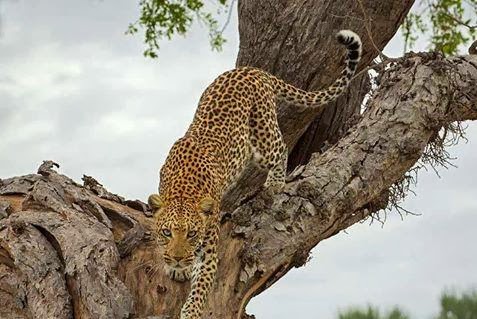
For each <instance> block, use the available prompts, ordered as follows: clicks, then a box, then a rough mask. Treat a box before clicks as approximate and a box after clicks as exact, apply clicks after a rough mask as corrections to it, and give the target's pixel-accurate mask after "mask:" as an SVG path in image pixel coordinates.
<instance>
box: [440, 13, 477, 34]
mask: <svg viewBox="0 0 477 319" xmlns="http://www.w3.org/2000/svg"><path fill="white" fill-rule="evenodd" d="M443 14H444V15H446V16H447V17H448V18H450V19H452V20H454V21H455V22H457V23H458V24H460V25H462V26H464V27H467V28H469V29H470V30H474V29H477V25H470V24H468V23H467V22H464V21H462V20H460V19H457V18H456V17H455V16H453V15H452V14H448V13H444V12H443Z"/></svg>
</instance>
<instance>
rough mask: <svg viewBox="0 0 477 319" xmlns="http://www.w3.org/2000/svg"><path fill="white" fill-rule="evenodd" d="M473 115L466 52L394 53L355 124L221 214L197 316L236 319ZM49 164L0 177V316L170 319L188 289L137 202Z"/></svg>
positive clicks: (475, 84) (474, 60)
mask: <svg viewBox="0 0 477 319" xmlns="http://www.w3.org/2000/svg"><path fill="white" fill-rule="evenodd" d="M475 119H477V57H476V56H464V57H455V58H449V59H445V58H443V57H441V56H439V55H436V54H413V55H409V56H407V57H405V58H404V59H403V60H402V61H401V62H399V63H398V64H397V65H395V66H394V67H393V68H392V69H391V70H389V71H387V72H386V74H385V75H383V77H382V79H381V85H380V87H379V89H378V90H377V91H376V92H375V94H374V96H373V98H372V99H371V101H370V102H369V104H368V105H367V109H366V111H365V113H364V114H363V116H362V118H361V120H360V122H359V123H358V124H357V125H356V126H354V127H353V128H351V129H350V131H349V132H348V133H347V134H346V136H345V137H344V138H342V139H341V140H340V141H339V142H338V143H337V144H336V145H334V146H333V147H331V148H330V149H328V150H327V151H326V152H324V153H323V154H316V155H313V156H312V158H311V160H310V161H309V162H308V163H307V164H306V165H305V166H302V167H300V168H299V169H297V170H295V171H294V172H293V173H292V174H291V175H290V176H289V180H288V182H287V184H286V188H285V191H284V192H283V193H281V194H278V195H276V196H274V197H269V196H267V195H264V194H259V195H258V196H255V197H254V198H252V199H250V200H248V201H247V202H246V203H244V204H242V205H241V206H240V207H238V208H237V209H236V210H235V211H234V212H233V213H231V214H230V215H224V218H223V225H222V229H221V245H220V265H219V272H218V279H217V281H216V284H215V286H214V289H213V291H212V293H211V296H210V302H209V307H208V311H207V314H206V315H205V316H204V317H205V318H242V316H243V310H244V307H245V305H246V303H247V302H248V300H249V299H250V298H251V297H253V296H254V295H256V294H258V293H259V292H261V291H263V290H264V289H266V288H267V287H269V286H270V285H271V284H272V283H273V282H275V281H276V280H278V279H279V278H280V277H282V276H283V275H284V274H285V273H286V272H287V271H288V270H289V269H290V268H292V267H298V266H301V265H303V264H304V263H305V262H306V260H307V256H308V253H309V250H310V249H311V248H312V247H314V246H315V245H316V244H317V243H318V242H320V241H321V240H323V239H326V238H328V237H330V236H332V235H334V234H336V233H337V232H339V231H340V230H342V229H345V228H346V227H348V226H349V225H351V224H353V223H355V222H357V221H359V220H361V219H363V218H365V217H366V216H368V215H369V214H370V213H371V212H372V211H373V210H374V209H377V208H379V207H371V205H376V199H377V198H379V197H380V194H381V193H382V192H383V191H386V190H387V189H388V188H389V187H390V186H391V185H392V184H393V183H396V182H398V181H399V180H400V179H401V178H402V176H403V174H404V173H405V172H406V171H408V170H409V169H410V168H411V167H412V165H414V164H415V163H416V161H417V160H418V159H419V158H420V156H421V155H422V153H423V152H424V150H425V148H426V146H427V145H428V144H429V143H430V142H432V139H433V138H434V137H435V134H436V132H437V131H438V130H440V129H441V128H442V127H445V126H448V125H449V124H450V123H452V122H454V121H464V120H475ZM53 167H54V165H53V163H52V162H45V163H44V164H43V165H42V166H41V167H40V169H39V172H38V174H32V175H28V176H22V177H16V178H12V179H6V180H3V181H1V182H0V215H1V216H3V219H2V220H0V295H1V296H2V300H4V301H5V305H4V307H2V308H1V309H0V315H1V316H2V318H72V317H73V315H74V317H75V318H145V317H147V316H152V315H158V316H159V315H162V317H156V318H166V317H165V316H164V315H168V316H171V317H172V318H174V317H175V316H176V315H177V313H178V310H179V308H180V305H181V304H182V302H183V300H184V298H185V296H186V293H187V288H188V287H187V286H188V284H187V283H185V284H177V283H174V282H171V281H170V280H169V279H167V278H166V277H165V275H164V273H163V271H162V265H163V264H162V260H161V258H160V251H159V249H158V247H157V246H156V244H155V242H154V241H153V240H151V238H153V236H151V234H150V233H149V229H150V223H151V218H150V217H149V216H148V215H150V214H148V211H147V206H146V205H144V204H143V203H141V202H138V201H127V200H124V199H123V198H121V197H119V196H116V195H113V194H110V193H109V192H107V191H106V190H104V188H102V187H101V185H100V184H98V183H97V182H96V181H94V179H92V178H90V177H85V178H84V181H85V183H84V186H81V185H79V184H77V183H75V182H73V181H72V180H71V179H69V178H68V177H66V176H64V175H61V174H58V173H57V172H56V171H55V170H54V169H53ZM385 204H386V203H385V201H384V206H385ZM381 207H382V206H381Z"/></svg>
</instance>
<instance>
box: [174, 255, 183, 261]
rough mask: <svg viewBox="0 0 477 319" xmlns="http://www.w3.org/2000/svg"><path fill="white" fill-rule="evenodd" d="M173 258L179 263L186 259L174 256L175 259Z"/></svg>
mask: <svg viewBox="0 0 477 319" xmlns="http://www.w3.org/2000/svg"><path fill="white" fill-rule="evenodd" d="M172 258H173V259H174V260H175V261H177V262H179V261H181V260H182V259H184V257H182V256H174V257H172Z"/></svg>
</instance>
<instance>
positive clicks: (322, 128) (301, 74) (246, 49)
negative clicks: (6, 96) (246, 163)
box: [223, 0, 414, 210]
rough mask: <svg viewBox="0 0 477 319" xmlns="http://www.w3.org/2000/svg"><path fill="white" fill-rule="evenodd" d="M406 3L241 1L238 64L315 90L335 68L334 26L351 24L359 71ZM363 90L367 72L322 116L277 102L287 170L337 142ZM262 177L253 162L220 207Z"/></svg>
mask: <svg viewBox="0 0 477 319" xmlns="http://www.w3.org/2000/svg"><path fill="white" fill-rule="evenodd" d="M413 3H414V0H400V1H375V0H362V4H363V7H364V12H363V10H361V7H360V5H359V1H356V0H353V1H334V0H326V1H307V0H299V1H288V0H278V1H254V0H241V1H239V31H240V50H239V54H238V58H237V65H252V66H256V67H260V68H262V69H264V70H267V71H269V72H271V73H273V74H275V75H277V76H279V77H280V78H283V79H284V80H286V81H287V82H289V83H292V84H293V85H296V86H297V87H300V88H302V89H306V90H317V89H319V88H321V87H325V86H327V85H330V84H331V83H332V82H333V81H334V80H335V79H336V77H337V74H338V73H339V72H340V70H341V69H342V64H343V48H342V47H340V46H339V45H338V44H337V43H336V40H335V37H334V35H335V33H336V32H337V31H339V30H341V29H351V30H354V31H355V32H357V33H358V34H359V35H361V39H362V41H363V57H362V60H361V62H360V64H359V66H358V71H359V70H361V69H362V68H364V67H366V66H367V65H369V63H370V62H371V61H372V60H373V59H374V58H375V57H376V56H377V55H378V51H377V50H376V48H378V49H379V50H382V49H383V48H384V46H385V45H386V44H387V43H388V42H389V40H390V39H391V38H392V37H393V36H394V34H395V33H396V31H397V30H398V28H399V26H400V24H401V23H402V21H403V19H404V17H405V16H406V14H407V13H408V12H409V10H410V8H411V6H412V5H413ZM366 24H367V25H368V29H369V30H370V33H369V34H368V31H367V30H366ZM371 38H372V41H371ZM323 48H326V50H324V49H323ZM368 91H369V81H368V78H367V74H363V75H361V76H359V77H358V78H356V79H355V80H354V81H353V82H352V84H351V87H350V89H349V90H348V91H347V93H346V94H343V95H342V96H341V97H340V98H338V99H337V100H336V101H335V102H333V103H330V104H329V105H328V106H327V107H326V108H325V109H324V110H323V112H322V114H318V113H316V111H314V110H310V109H301V108H297V107H296V106H295V105H286V104H281V105H279V107H278V118H279V123H280V128H281V129H282V132H284V138H285V141H286V143H287V145H288V148H289V151H290V156H289V170H290V171H291V170H293V169H294V168H295V167H296V166H298V165H302V164H305V163H306V162H308V160H309V158H310V157H311V154H313V153H315V152H320V151H323V150H324V149H326V148H327V147H329V145H330V144H334V143H335V142H336V141H338V139H339V138H340V137H341V136H342V135H343V134H344V133H345V132H346V131H347V129H348V128H349V126H350V125H352V124H353V123H354V122H355V120H356V118H357V117H359V112H360V108H361V104H362V101H363V98H364V96H365V94H366V93H367V92H368ZM300 137H301V138H300ZM263 178H264V174H263V172H258V171H257V170H256V169H255V168H249V169H248V170H246V171H245V172H244V174H243V176H242V178H241V180H240V181H239V182H238V183H237V186H236V187H234V188H233V189H231V190H230V191H229V193H228V195H227V196H226V199H225V200H224V203H223V207H224V209H225V210H233V209H234V208H235V207H236V205H237V203H238V202H240V199H241V198H243V197H244V196H245V197H246V196H247V194H253V193H254V192H255V191H256V190H257V185H261V182H262V180H263Z"/></svg>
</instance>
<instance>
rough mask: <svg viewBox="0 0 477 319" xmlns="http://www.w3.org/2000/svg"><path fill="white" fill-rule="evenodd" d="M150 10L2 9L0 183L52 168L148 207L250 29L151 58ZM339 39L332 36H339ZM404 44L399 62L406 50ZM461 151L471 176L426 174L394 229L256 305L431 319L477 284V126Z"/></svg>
mask: <svg viewBox="0 0 477 319" xmlns="http://www.w3.org/2000/svg"><path fill="white" fill-rule="evenodd" d="M137 2H138V1H126V0H121V1H119V0H114V1H113V0H102V1H99V0H97V1H93V0H82V1H64V0H63V1H61V0H49V1H46V0H35V1H26V0H17V1H13V0H0V16H1V19H2V20H1V26H0V178H7V177H11V176H14V175H21V174H27V173H32V172H35V171H36V168H37V167H38V165H39V164H40V163H41V161H42V160H44V159H52V160H54V161H56V162H58V163H60V165H61V172H63V173H65V174H67V175H69V176H71V177H73V178H74V179H75V180H77V181H80V178H81V176H82V175H83V174H88V175H92V176H94V177H96V178H97V179H98V180H99V181H101V182H102V183H103V184H104V185H105V186H106V187H107V188H108V189H109V190H111V191H113V192H116V193H119V194H121V195H124V196H126V197H128V198H139V199H142V200H145V199H146V198H147V196H148V194H150V193H151V192H154V191H156V188H157V183H158V179H157V172H158V169H159V167H160V166H161V165H162V163H163V161H164V158H165V156H166V155H167V152H168V150H169V148H170V146H171V145H172V143H173V142H174V141H175V140H176V139H177V138H178V137H180V136H181V135H182V134H183V133H184V131H185V130H186V128H187V126H188V125H189V123H190V120H191V119H192V116H193V114H194V110H195V107H196V105H197V101H198V99H199V96H200V94H201V93H202V91H203V90H204V88H205V87H206V86H207V85H208V84H209V83H210V82H211V81H212V80H213V79H214V78H215V77H216V76H217V75H219V74H220V73H222V72H223V71H225V70H227V69H231V68H233V66H234V63H235V58H236V54H237V49H238V35H237V18H236V12H234V13H235V14H234V15H233V19H232V21H231V24H230V25H229V27H228V29H227V31H226V37H227V39H228V42H227V44H226V46H225V49H224V51H223V52H221V53H215V52H211V50H210V47H209V45H208V39H207V35H206V33H205V31H204V30H203V29H201V28H200V27H195V28H194V29H193V31H192V33H191V34H189V35H188V36H187V38H185V39H183V38H177V39H175V40H173V41H171V42H163V43H162V48H161V51H160V56H159V59H158V60H150V59H145V58H144V57H142V54H141V53H142V50H143V48H144V47H143V44H142V39H141V37H140V36H135V37H131V36H125V35H124V31H125V30H126V28H127V25H128V23H130V22H132V21H134V20H135V19H136V18H137V15H138V5H137ZM330 36H332V35H330ZM401 49H402V43H401V41H400V39H399V37H397V38H396V39H394V40H393V42H392V43H391V44H390V45H389V46H388V48H387V51H386V52H387V53H388V54H390V55H392V56H396V55H399V54H400V53H401ZM467 132H468V134H467V136H468V139H469V142H468V143H461V144H459V145H458V146H457V147H453V148H452V149H451V150H450V151H451V154H452V155H453V156H455V157H457V160H455V161H454V164H455V165H457V166H458V168H451V169H450V170H447V171H445V170H441V171H440V174H441V177H442V178H440V179H439V178H438V177H437V176H436V175H435V174H434V173H433V172H432V170H430V171H429V172H421V174H420V176H419V185H418V187H417V188H416V189H415V191H416V193H417V195H416V196H413V195H411V196H410V197H409V198H408V199H407V200H406V202H405V203H404V207H406V208H407V209H410V210H412V211H414V212H416V213H420V214H422V215H421V216H419V217H415V216H409V217H405V218H404V220H403V221H401V219H400V218H399V217H398V216H397V215H396V214H394V215H393V214H391V215H390V216H388V220H387V222H386V223H385V225H384V226H383V227H381V225H379V224H377V223H375V224H373V225H371V226H369V225H368V224H361V225H355V226H353V227H351V228H350V229H349V230H348V231H347V233H341V234H339V235H337V236H334V237H333V238H332V239H330V240H327V241H325V242H323V243H321V244H320V245H319V246H318V247H316V248H315V249H314V251H313V259H312V260H311V261H310V262H309V263H308V264H307V265H306V266H305V267H302V268H300V269H296V270H293V271H291V272H290V273H289V274H288V275H287V276H286V277H285V278H284V279H282V280H280V281H279V282H278V283H277V284H276V285H275V286H273V287H272V288H271V289H269V290H267V291H266V292H265V293H263V294H262V295H261V296H259V297H256V298H254V299H253V300H252V302H251V304H250V305H249V307H248V311H249V312H250V313H254V314H256V315H257V318H258V319H268V318H274V319H285V318H286V319H288V318H291V317H294V318H295V317H296V318H304V319H318V318H325V319H332V318H336V313H337V311H338V309H344V308H346V307H347V306H350V305H365V304H366V303H372V304H376V305H380V306H382V308H383V309H387V308H389V307H391V306H393V305H394V304H399V305H402V306H403V307H404V308H405V309H406V310H408V311H409V312H410V313H412V314H413V315H414V318H430V317H431V316H432V314H434V313H435V312H436V311H437V309H438V297H439V295H440V293H441V291H442V290H443V289H444V288H451V289H456V290H457V291H461V290H464V289H469V288H472V287H477V271H475V269H476V265H477V248H476V245H475V243H476V242H477V233H476V231H475V230H476V229H477V214H476V210H477V196H476V194H477V184H476V180H477V170H476V169H475V163H477V148H476V145H477V126H476V125H470V123H469V129H468V131H467Z"/></svg>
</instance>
